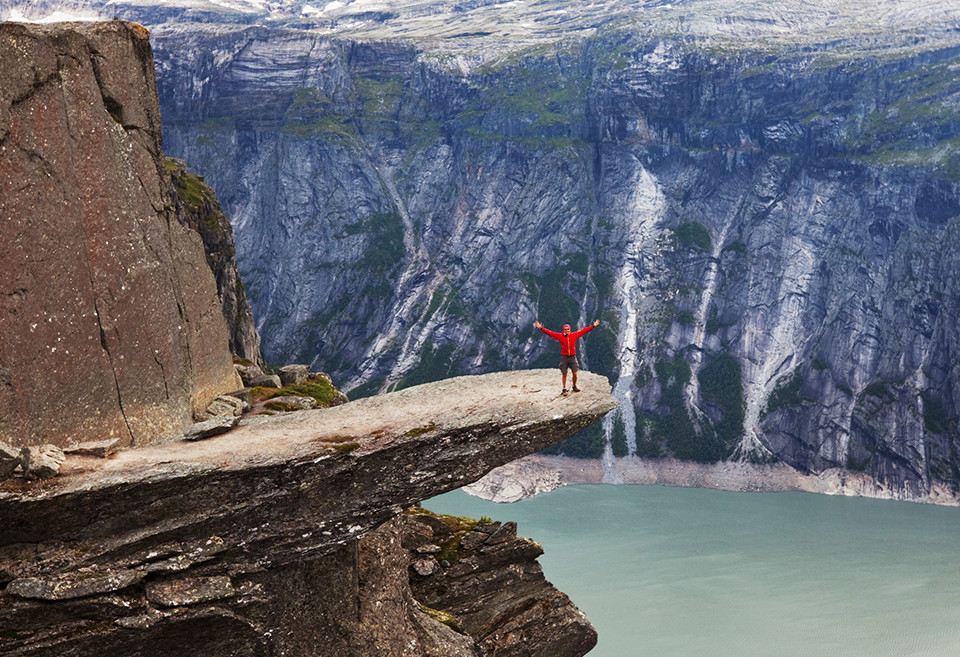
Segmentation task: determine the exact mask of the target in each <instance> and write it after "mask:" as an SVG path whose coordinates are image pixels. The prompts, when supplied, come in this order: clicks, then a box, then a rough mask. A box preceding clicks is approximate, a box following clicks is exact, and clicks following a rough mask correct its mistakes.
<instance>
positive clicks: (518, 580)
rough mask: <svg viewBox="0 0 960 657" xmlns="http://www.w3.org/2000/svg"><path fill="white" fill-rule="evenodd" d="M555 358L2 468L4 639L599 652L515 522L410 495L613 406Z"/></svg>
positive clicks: (26, 644) (72, 645)
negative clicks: (35, 477)
mask: <svg viewBox="0 0 960 657" xmlns="http://www.w3.org/2000/svg"><path fill="white" fill-rule="evenodd" d="M552 376H553V372H550V371H546V370H532V371H525V372H503V373H497V374H488V375H483V376H473V377H460V378H455V379H449V380H445V381H441V382H438V383H432V384H426V385H423V386H417V387H414V388H410V389H407V390H404V391H401V392H397V393H393V394H388V395H383V396H379V397H373V398H369V399H363V400H360V401H358V402H351V403H348V404H345V405H342V406H338V407H336V408H330V409H323V410H315V411H300V412H298V413H290V414H284V415H281V416H276V417H257V418H249V417H248V418H246V419H244V420H243V421H242V422H241V424H240V426H239V427H238V428H237V429H235V430H234V431H232V432H230V433H228V434H224V435H222V436H219V437H216V438H211V439H209V440H206V441H203V442H199V443H189V442H182V441H181V442H168V443H165V444H162V445H153V446H148V447H144V448H141V449H136V450H127V451H123V452H120V453H119V454H117V455H116V456H115V457H114V458H112V459H107V460H104V459H95V458H88V459H83V458H80V457H75V458H72V459H69V460H68V461H66V462H65V464H64V466H63V468H62V469H61V476H59V477H57V478H56V479H52V480H48V481H44V482H40V483H36V484H26V483H22V482H16V481H9V482H6V483H4V484H2V485H0V586H2V587H3V589H2V592H0V628H2V629H3V635H2V637H0V641H2V642H3V643H2V645H3V648H4V654H5V655H18V656H19V655H89V654H97V655H130V654H141V653H144V654H146V652H149V653H150V654H155V655H200V654H203V655H224V656H226V655H274V654H279V653H284V654H287V655H313V654H317V650H318V649H320V650H321V651H322V653H323V654H324V655H331V656H334V655H336V656H340V655H343V656H346V655H356V656H358V657H359V656H360V655H371V654H378V655H397V656H399V655H471V656H480V655H493V654H496V655H518V656H519V655H542V656H543V657H546V656H547V655H553V656H560V657H564V656H566V655H570V656H571V657H572V656H579V655H583V654H585V653H586V652H587V651H588V650H589V649H590V648H592V646H593V644H594V643H595V640H596V635H595V632H594V631H593V629H592V627H590V625H589V623H588V622H587V620H586V618H585V617H584V616H583V615H582V614H581V613H580V612H579V611H578V610H576V608H575V607H574V606H573V605H572V603H570V601H569V599H567V598H566V596H563V595H562V594H560V593H559V592H557V591H556V590H555V589H553V588H552V587H551V586H550V585H549V584H548V583H547V582H546V581H545V580H544V579H543V576H542V573H541V572H540V568H539V566H538V565H537V564H536V563H535V562H534V561H533V560H534V559H535V558H536V557H537V556H538V555H539V554H540V552H541V551H540V548H539V546H536V544H534V543H532V542H530V541H527V540H525V539H518V538H517V537H516V528H515V526H513V525H512V524H507V525H503V526H497V525H490V524H483V525H478V524H477V523H476V522H473V523H464V522H463V521H457V522H455V523H452V524H446V523H444V521H438V520H437V519H436V518H433V517H428V514H425V513H423V512H417V513H415V514H414V515H411V516H408V517H404V516H402V515H401V512H402V510H403V509H405V508H407V507H409V506H410V505H412V504H415V503H416V502H418V501H419V500H422V499H426V498H429V497H431V496H434V495H437V494H440V493H443V492H446V491H449V490H452V489H454V488H457V487H459V486H462V485H464V484H466V483H470V482H472V481H476V480H477V479H479V478H480V477H481V476H483V475H484V474H486V473H487V472H488V471H489V470H490V469H492V468H494V467H496V466H499V465H502V464H504V463H507V462H510V461H513V460H515V459H517V458H519V457H521V456H524V455H526V454H530V453H533V452H536V451H537V450H540V449H542V448H543V447H545V446H546V445H549V444H551V443H554V442H556V441H559V440H562V439H564V438H566V437H568V436H570V435H571V434H573V433H574V432H576V431H578V430H580V429H582V428H583V427H584V426H587V425H588V424H590V423H593V422H596V421H597V420H599V419H600V418H601V417H602V416H603V415H605V414H606V413H607V412H609V411H610V410H611V409H612V408H614V407H615V406H616V401H615V399H614V398H613V397H612V395H611V394H610V386H609V384H608V383H607V382H606V381H605V380H604V379H603V377H600V376H598V375H592V374H585V375H584V381H583V388H584V392H582V393H580V394H578V395H573V396H571V397H560V396H559V395H557V394H556V391H555V390H554V389H553V386H548V385H545V383H546V382H547V381H548V380H550V379H552ZM438 522H440V523H441V525H443V526H440V525H438V524H437V523H438ZM445 527H446V528H445ZM410 566H412V570H408V568H409V567H410ZM411 582H413V584H411ZM411 586H413V588H412V589H411ZM415 600H417V601H419V603H420V604H418V603H417V602H415ZM424 605H426V606H427V607H430V608H431V609H424V607H423V606H424ZM440 612H443V613H440ZM449 614H453V615H454V616H455V617H454V618H450V617H449ZM436 618H442V619H444V620H445V621H446V622H448V623H449V624H450V625H453V626H454V627H455V628H456V629H455V628H452V627H449V626H447V625H444V624H443V623H441V622H438V621H437V620H435V619H436Z"/></svg>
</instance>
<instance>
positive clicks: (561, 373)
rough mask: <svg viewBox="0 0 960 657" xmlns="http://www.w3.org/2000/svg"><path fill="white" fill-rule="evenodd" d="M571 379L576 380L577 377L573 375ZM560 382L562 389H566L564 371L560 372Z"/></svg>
mask: <svg viewBox="0 0 960 657" xmlns="http://www.w3.org/2000/svg"><path fill="white" fill-rule="evenodd" d="M573 378H574V379H576V378H577V375H576V374H574V375H573ZM560 382H561V383H563V389H564V390H566V389H567V372H566V370H560Z"/></svg>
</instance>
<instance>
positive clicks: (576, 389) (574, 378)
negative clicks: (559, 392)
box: [563, 370, 580, 392]
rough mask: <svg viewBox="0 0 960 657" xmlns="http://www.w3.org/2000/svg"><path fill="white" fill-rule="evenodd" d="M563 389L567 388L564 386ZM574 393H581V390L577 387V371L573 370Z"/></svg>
mask: <svg viewBox="0 0 960 657" xmlns="http://www.w3.org/2000/svg"><path fill="white" fill-rule="evenodd" d="M563 387H564V388H566V387H567V386H566V385H564V386H563ZM573 391H574V392H580V388H578V387H577V370H573Z"/></svg>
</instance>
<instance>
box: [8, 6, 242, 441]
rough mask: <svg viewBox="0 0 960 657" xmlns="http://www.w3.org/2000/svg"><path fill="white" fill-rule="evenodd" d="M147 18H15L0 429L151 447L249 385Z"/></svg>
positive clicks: (37, 437) (30, 437) (34, 436)
mask: <svg viewBox="0 0 960 657" xmlns="http://www.w3.org/2000/svg"><path fill="white" fill-rule="evenodd" d="M148 37H149V34H148V32H147V30H146V29H144V28H143V27H141V26H138V25H132V24H126V23H121V22H119V21H114V22H110V23H104V24H98V25H93V26H83V27H81V26H79V25H75V26H72V27H64V26H52V27H35V26H34V27H27V26H23V25H16V24H10V23H5V24H2V25H0V61H3V62H4V67H3V71H0V244H2V245H3V248H2V250H0V269H2V270H3V271H4V272H5V273H4V276H3V280H2V282H0V304H2V309H0V334H2V335H3V339H2V340H0V406H2V407H3V412H2V413H0V440H3V441H4V442H8V443H12V444H13V445H28V444H37V443H43V442H46V443H53V444H57V445H61V446H63V445H67V444H70V443H76V442H83V441H85V440H98V439H103V438H106V437H108V436H109V437H113V438H117V437H119V438H121V439H122V441H121V444H125V445H131V444H133V445H140V444H145V443H149V442H152V441H155V440H157V439H160V438H162V437H165V436H168V435H170V434H177V433H180V432H181V431H182V429H183V427H184V426H185V425H186V424H189V423H190V422H192V415H193V412H195V411H203V410H204V409H205V408H206V406H207V404H208V403H209V402H210V401H212V400H213V399H214V398H216V397H217V395H219V394H222V393H224V392H227V391H231V390H236V389H237V388H239V387H240V381H239V378H238V377H237V375H236V372H235V371H234V368H233V365H232V363H231V359H230V351H229V349H228V342H227V329H226V325H225V322H224V318H223V314H222V312H221V304H220V301H219V300H218V298H217V290H216V287H215V284H214V280H213V276H212V275H211V270H210V267H209V266H208V264H207V262H206V261H205V258H204V249H203V244H202V242H201V239H200V236H199V235H198V233H197V232H196V231H194V230H191V229H190V228H189V227H187V226H185V225H182V224H181V221H182V220H184V218H183V217H182V216H181V214H182V213H181V211H180V210H181V208H180V206H181V202H180V200H179V198H178V195H177V193H176V189H175V186H174V184H173V181H172V179H171V177H170V173H169V172H168V171H166V170H165V162H164V158H163V154H162V153H161V150H160V111H159V107H158V104H157V95H156V83H155V77H154V63H153V57H152V54H151V50H150V45H149V41H148Z"/></svg>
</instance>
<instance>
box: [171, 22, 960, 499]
mask: <svg viewBox="0 0 960 657" xmlns="http://www.w3.org/2000/svg"><path fill="white" fill-rule="evenodd" d="M894 4H896V3H894ZM741 5H742V3H741ZM684 6H685V7H687V8H688V9H689V8H690V7H691V6H692V5H684ZM696 6H697V7H699V8H707V9H710V11H712V12H713V13H712V14H711V13H710V12H709V11H708V12H707V13H705V14H702V15H698V14H696V12H693V13H689V12H688V14H685V15H688V17H689V18H690V19H691V20H689V21H687V22H684V20H680V18H681V16H680V15H679V14H676V13H670V14H669V15H666V14H662V13H657V12H653V11H651V12H650V13H649V14H639V15H637V16H635V17H633V18H631V19H629V20H625V21H622V22H619V23H617V22H613V23H609V24H607V25H605V26H604V27H603V28H601V29H596V30H593V31H592V32H591V33H590V34H589V35H588V36H586V37H583V38H576V39H569V40H563V41H559V42H556V43H555V44H554V45H551V46H545V45H542V44H541V45H540V46H538V47H537V48H532V49H529V50H524V51H521V52H519V53H512V54H509V55H507V56H504V57H502V58H501V59H499V60H497V59H496V58H495V57H493V56H491V54H490V51H489V49H485V47H484V44H485V43H486V42H484V41H483V40H482V39H480V40H479V41H471V42H470V43H471V44H473V45H472V46H471V48H472V50H471V49H470V48H467V49H466V50H465V51H464V52H466V53H467V54H463V53H461V54H460V55H457V56H456V57H453V58H452V59H451V57H449V56H447V55H444V52H443V47H441V46H439V45H436V43H435V41H431V40H430V39H428V38H426V37H420V38H417V39H409V40H403V39H392V40H390V41H360V40H354V39H351V38H335V35H334V36H333V37H331V36H325V35H322V34H317V33H315V32H309V31H304V30H292V29H268V28H265V27H259V26H253V27H229V26H217V27H207V26H196V25H186V26H180V25H165V26H163V27H160V28H158V29H157V30H156V31H155V44H156V49H157V53H158V60H157V61H158V76H159V84H160V89H161V97H162V99H163V107H164V114H165V117H166V118H167V119H168V121H167V124H166V139H167V143H168V146H169V147H170V149H171V150H172V151H173V152H175V153H177V154H178V155H180V156H183V157H186V158H188V159H189V160H190V161H191V162H195V163H197V165H198V167H199V169H200V170H201V171H203V172H204V174H205V175H206V176H207V180H208V181H209V182H210V183H211V184H212V185H213V187H214V188H215V189H217V192H218V194H219V196H220V198H221V199H222V200H223V202H224V204H225V207H227V208H228V210H229V211H230V213H231V214H232V215H233V216H234V217H236V225H237V249H238V254H239V262H240V267H241V271H242V272H243V273H244V278H245V280H247V281H248V282H249V295H250V298H251V302H252V305H253V307H254V310H255V311H256V313H257V317H258V318H259V319H258V321H259V328H260V330H261V333H262V335H263V340H264V348H265V350H266V352H267V354H268V356H270V357H271V358H278V359H282V360H287V361H298V362H311V363H312V364H313V365H315V366H316V367H319V368H322V369H324V370H327V371H330V372H333V373H335V376H337V377H339V379H340V380H346V381H348V382H349V383H348V385H347V386H345V387H346V388H348V389H349V388H351V387H354V386H356V388H355V389H354V390H353V391H352V392H351V395H352V396H357V395H362V394H366V393H370V392H373V391H377V390H384V389H393V388H395V387H401V388H402V387H403V386H406V385H412V384H415V383H418V382H422V381H424V380H430V379H435V378H438V377H442V376H446V375H450V374H456V373H462V372H481V371H485V370H488V369H499V368H502V367H518V366H525V365H527V364H529V363H531V362H532V363H536V364H538V365H553V364H554V362H555V358H556V356H555V353H554V352H555V345H553V344H551V343H550V342H549V341H547V340H545V339H544V338H543V337H542V336H541V335H540V334H539V333H537V332H535V331H534V330H533V329H532V328H531V324H532V322H533V320H534V319H535V318H539V319H540V320H541V321H543V322H544V323H545V324H547V325H548V326H558V325H560V324H562V323H566V322H569V323H571V324H583V323H585V322H587V321H589V320H591V319H592V318H593V317H595V316H599V317H601V318H602V319H603V326H602V327H601V328H600V329H598V330H596V331H594V332H593V333H591V334H590V335H589V336H587V338H586V339H585V340H584V343H583V361H584V362H585V363H586V365H587V366H588V367H589V368H590V369H592V370H594V371H598V372H601V373H603V374H606V375H609V376H610V377H611V378H612V379H614V380H615V381H616V385H615V388H614V389H615V394H616V395H617V397H618V399H619V400H620V401H621V407H620V410H619V411H618V413H617V414H616V415H615V416H613V417H612V418H608V419H607V420H606V421H605V424H604V426H603V430H602V432H601V431H600V430H599V429H597V430H594V431H593V433H592V435H586V436H581V437H580V440H579V441H578V443H577V444H576V445H568V446H567V448H566V450H567V453H576V454H581V455H600V454H601V453H602V452H603V451H604V449H606V451H607V455H608V457H609V456H612V455H616V456H626V455H637V456H676V457H679V458H682V459H693V460H702V461H713V460H717V459H741V460H747V461H761V462H769V461H783V462H786V463H787V464H789V465H790V466H792V467H794V468H797V469H798V470H800V471H802V472H822V471H824V470H826V469H831V468H839V469H841V470H847V471H855V472H858V473H865V474H867V475H869V476H870V477H872V478H874V480H876V481H877V482H878V485H880V486H883V487H885V488H887V489H888V490H889V491H890V492H891V493H892V494H893V495H895V496H900V497H905V498H911V499H924V498H926V496H927V495H928V493H929V491H931V490H932V489H934V488H938V489H939V488H942V489H946V490H954V491H956V490H957V488H958V486H960V455H958V449H957V448H958V444H957V440H958V439H957V436H958V433H957V426H958V421H957V418H958V408H960V389H958V369H957V368H958V366H957V358H956V354H957V349H958V346H960V336H958V335H957V322H956V321H955V320H956V318H957V317H958V316H960V308H958V307H957V295H956V294H955V291H956V289H957V281H956V280H955V279H956V272H958V271H960V266H958V265H960V263H958V262H957V255H956V254H957V253H958V252H960V251H958V249H957V246H958V239H960V233H958V230H960V224H958V216H960V192H958V185H957V181H958V177H960V176H958V171H960V159H958V157H960V155H958V150H957V135H958V134H960V129H958V128H960V122H958V118H960V117H958V114H957V102H956V98H957V97H958V94H960V86H958V83H957V82H956V80H957V78H956V76H955V75H954V74H953V73H954V69H955V68H956V67H957V66H960V59H958V57H960V41H958V39H957V37H956V33H955V32H951V31H950V30H949V29H948V28H949V25H950V24H951V23H950V22H949V20H947V22H946V23H937V22H936V21H932V19H931V21H928V22H924V21H927V19H930V18H931V16H933V17H934V18H936V17H940V18H945V19H950V20H953V19H952V18H950V17H951V16H953V14H951V13H950V12H951V11H953V10H952V9H950V7H948V6H947V5H946V4H945V3H939V4H938V3H933V4H932V5H931V6H930V7H928V8H927V9H929V12H927V11H924V12H919V13H917V14H916V15H913V16H912V17H911V18H909V20H907V19H906V18H905V19H904V20H903V21H901V22H900V23H899V24H898V23H897V21H896V20H894V19H895V18H896V16H898V15H900V14H897V12H896V11H894V12H893V13H892V14H890V13H889V12H888V13H884V15H883V16H882V17H880V18H878V20H877V21H876V22H875V23H872V24H871V23H869V22H865V21H862V20H861V19H862V18H863V16H862V11H861V13H860V14H856V12H855V11H853V10H851V11H853V13H851V14H849V15H848V14H847V13H846V12H838V13H836V15H835V16H834V18H831V19H826V18H824V17H823V16H820V15H819V14H816V11H815V9H814V8H812V7H806V8H805V7H801V6H796V7H794V6H792V5H791V7H792V9H791V11H790V12H788V14H789V15H787V14H782V15H781V14H777V15H776V16H775V17H773V18H771V19H770V20H769V21H766V22H764V21H760V20H751V17H752V18H753V19H757V18H758V16H759V15H758V14H757V12H758V11H760V10H759V9H758V8H757V7H753V6H752V5H743V6H742V7H741V8H740V9H738V10H737V11H734V12H733V13H732V14H731V16H733V18H731V20H730V21H729V22H724V21H722V20H720V18H719V16H720V14H718V13H717V12H719V11H720V10H721V9H723V8H726V9H730V7H729V3H699V4H697V5H696ZM898 6H899V5H898ZM864 7H865V5H863V3H859V4H857V3H855V7H854V9H855V10H857V11H859V10H863V9H864ZM711 8H712V9H711ZM938 8H939V9H940V10H942V11H939V12H938ZM682 9H683V7H681V8H679V9H677V8H674V9H670V11H671V12H676V11H681V10H682ZM657 11H658V12H660V11H661V10H657ZM663 11H667V9H666V8H664V9H663ZM731 11H732V10H731ZM751 12H752V13H751ZM804 12H807V13H804ZM931 12H932V13H931ZM761 13H762V12H761ZM664 16H667V18H664ZM710 16H713V17H714V18H715V19H716V21H715V22H710V20H711V19H710ZM670 17H672V18H670ZM953 17H954V18H955V16H953ZM694 18H696V19H697V20H693V19H694ZM668 19H669V20H668ZM673 19H676V20H673ZM821 19H822V20H821ZM379 25H380V28H379V29H381V30H389V25H390V23H389V22H383V23H379ZM381 36H384V35H381ZM452 40H456V39H452ZM461 43H463V42H462V41H461ZM491 43H497V42H496V41H492V42H491ZM470 53H474V54H476V53H479V54H476V57H475V58H474V59H472V60H471V59H470V58H469V57H468V55H469V54H470ZM484 61H485V62H487V63H486V64H483V65H479V64H477V62H484Z"/></svg>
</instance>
